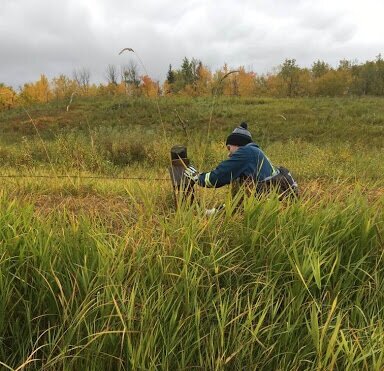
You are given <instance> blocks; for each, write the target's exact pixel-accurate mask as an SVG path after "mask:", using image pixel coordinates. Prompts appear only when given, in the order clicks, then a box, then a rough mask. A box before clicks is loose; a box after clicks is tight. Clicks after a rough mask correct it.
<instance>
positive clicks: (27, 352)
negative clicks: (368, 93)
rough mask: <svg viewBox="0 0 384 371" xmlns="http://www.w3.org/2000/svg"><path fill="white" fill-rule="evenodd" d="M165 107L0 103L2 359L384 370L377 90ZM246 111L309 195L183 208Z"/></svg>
mask: <svg viewBox="0 0 384 371" xmlns="http://www.w3.org/2000/svg"><path fill="white" fill-rule="evenodd" d="M157 103H158V106H157ZM157 103H156V101H154V100H145V99H130V100H127V99H123V98H110V99H106V98H97V99H92V100H87V99H83V100H75V102H74V103H73V104H72V105H71V107H70V109H69V111H68V112H67V111H66V104H67V102H54V103H50V104H47V105H41V106H35V107H28V108H27V109H26V110H25V109H22V108H18V109H15V110H10V111H3V112H0V176H1V178H0V179H1V187H0V365H1V367H0V368H2V369H10V370H14V369H30V370H35V369H44V370H58V369H61V370H83V369H84V370H85V369H87V370H108V369H110V370H131V369H134V370H155V369H162V370H166V369H170V370H176V369H177V370H179V369H180V370H184V369H185V370H186V369H201V370H226V369H228V370H233V369H235V370H253V369H255V370H256V369H257V370H259V369H263V370H307V369H309V370H331V369H334V370H382V369H383V367H384V323H383V321H384V313H383V308H384V268H383V254H384V211H383V210H384V175H383V174H384V161H383V159H384V139H383V134H384V100H383V99H380V98H362V99H352V98H349V99H341V98H338V99H281V100H275V99H260V98H257V99H256V98H255V99H248V98H247V99H245V98H244V99H237V98H233V99H229V98H227V99H215V100H213V99H212V98H206V99H203V98H199V99H192V98H172V99H171V98H170V99H168V98H161V99H159V101H158V102H157ZM159 111H160V113H161V115H160V114H159ZM243 120H246V121H248V124H249V128H250V130H251V132H252V133H253V137H254V139H255V141H256V142H257V143H258V144H259V145H260V146H261V147H262V149H264V150H265V152H266V153H267V155H268V157H269V158H270V159H271V160H272V161H273V162H274V163H275V164H280V165H284V166H286V167H288V168H289V169H290V170H291V171H292V173H293V174H294V176H295V178H297V180H298V182H299V185H300V189H301V193H302V197H301V199H300V200H299V201H297V202H292V203H289V202H288V203H280V202H279V201H278V200H277V197H270V198H268V199H261V200H256V199H255V198H249V197H245V200H244V201H243V202H242V203H241V204H240V205H239V198H235V199H232V198H231V196H230V192H229V191H228V189H226V188H223V189H219V190H204V189H196V191H197V192H196V198H197V202H195V203H194V204H193V205H191V206H188V205H182V206H181V207H180V208H176V207H175V205H174V200H173V193H172V189H171V185H170V181H169V179H168V177H169V175H168V169H167V167H168V166H169V150H170V147H171V146H172V145H174V144H185V145H187V147H188V154H189V157H190V159H191V160H192V162H193V163H194V164H195V165H196V167H197V168H199V169H200V170H210V169H211V167H212V166H214V165H215V164H216V163H217V162H218V161H220V160H222V159H223V158H225V156H226V150H225V146H224V141H225V138H226V136H227V135H228V134H229V133H230V132H231V131H232V129H233V128H234V127H235V126H236V125H237V124H238V123H239V122H241V121H243ZM32 175H40V176H41V177H40V178H34V177H27V176H32ZM114 177H119V178H132V177H133V178H141V179H111V178H114ZM107 178H108V179H107ZM239 196H241V195H239ZM223 201H225V202H226V205H227V208H226V210H225V211H224V212H222V213H220V214H217V215H214V216H211V217H206V216H205V214H204V210H205V208H210V207H213V206H215V205H217V204H219V203H221V202H223ZM235 208H237V211H236V212H233V210H234V209H235Z"/></svg>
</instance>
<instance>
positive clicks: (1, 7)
mask: <svg viewBox="0 0 384 371" xmlns="http://www.w3.org/2000/svg"><path fill="white" fill-rule="evenodd" d="M364 4H365V5H364V7H362V6H361V3H360V2H357V1H353V0H349V1H347V0H340V1H337V2H335V1H331V0H323V1H322V2H315V1H312V0H306V1H304V0H291V1H289V2H287V1H283V0H237V1H235V0H222V1H220V2H216V1H213V0H192V1H188V2H180V1H175V0H146V1H137V0H135V1H133V0H109V1H107V0H77V1H75V0H66V1H61V2H53V1H49V0H34V1H28V0H1V3H0V45H1V48H2V50H1V58H0V82H5V83H7V84H11V85H13V86H18V85H21V84H22V83H24V82H28V81H36V80H37V79H38V78H39V75H40V74H41V73H45V74H46V75H47V76H48V77H50V78H52V77H54V76H57V75H59V74H61V73H63V74H66V75H68V76H71V75H72V72H73V70H74V69H75V68H81V67H86V68H89V69H90V71H91V80H92V81H94V82H101V81H105V79H104V75H105V70H106V67H107V66H108V64H114V65H116V66H120V65H122V64H125V63H128V61H129V59H134V60H135V59H136V62H138V60H137V55H138V56H139V57H140V59H141V60H142V61H143V64H144V67H145V69H146V70H147V72H148V73H149V74H150V75H151V76H152V77H154V78H156V79H159V80H163V79H164V78H165V76H166V72H167V70H168V66H169V64H172V65H173V66H174V67H176V68H178V67H179V66H180V64H181V61H182V59H183V57H184V56H187V57H189V58H191V57H195V58H198V59H201V60H202V61H203V63H205V64H207V65H208V66H209V67H210V68H211V69H213V70H214V69H216V68H219V67H220V66H222V65H223V63H224V62H227V63H228V64H229V65H230V66H232V67H238V66H239V65H243V66H252V68H254V70H255V71H256V72H267V71H270V70H271V69H272V68H273V67H274V66H277V65H278V64H280V63H282V62H283V61H284V59H285V58H296V60H297V62H298V63H299V64H300V65H310V64H311V63H312V62H313V61H314V60H316V59H323V60H325V61H327V62H329V63H331V64H336V63H337V61H338V60H339V59H342V58H347V59H355V58H357V59H359V60H366V59H372V58H374V56H375V55H377V54H379V53H380V52H383V50H382V49H381V48H382V44H381V35H382V34H383V33H384V30H383V23H382V22H381V20H380V17H381V14H382V11H383V10H384V5H382V3H381V2H379V0H366V3H364ZM372 9H374V12H372ZM123 47H132V48H133V49H134V50H135V51H136V52H137V55H134V54H124V55H121V56H118V52H119V51H120V50H121V49H122V48H123ZM140 68H141V72H140V73H142V74H144V73H145V71H144V68H143V67H142V66H140Z"/></svg>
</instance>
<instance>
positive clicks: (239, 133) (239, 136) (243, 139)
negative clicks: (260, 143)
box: [225, 122, 252, 147]
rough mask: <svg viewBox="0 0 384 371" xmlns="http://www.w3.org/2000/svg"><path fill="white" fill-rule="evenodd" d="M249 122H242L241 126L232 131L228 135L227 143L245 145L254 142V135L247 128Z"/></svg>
mask: <svg viewBox="0 0 384 371" xmlns="http://www.w3.org/2000/svg"><path fill="white" fill-rule="evenodd" d="M247 128H248V124H247V123H246V122H242V123H241V124H240V126H238V127H237V128H235V130H233V131H232V133H231V134H230V135H229V136H228V138H227V141H226V142H225V144H226V145H228V144H232V145H233V146H239V147H241V146H245V145H246V144H248V143H252V135H251V133H250V132H249V131H248V130H247Z"/></svg>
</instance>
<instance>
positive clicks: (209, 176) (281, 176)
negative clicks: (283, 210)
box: [184, 122, 298, 198]
mask: <svg viewBox="0 0 384 371" xmlns="http://www.w3.org/2000/svg"><path fill="white" fill-rule="evenodd" d="M226 145H227V149H228V151H229V154H228V156H229V158H228V159H227V160H224V161H223V162H221V163H220V164H219V165H218V166H217V167H216V168H215V169H213V170H211V171H209V172H204V173H199V172H198V171H197V170H196V169H195V168H194V167H193V166H189V167H188V168H186V169H185V171H184V175H185V177H186V178H187V179H190V180H191V181H192V182H194V183H197V184H198V185H199V186H202V187H214V188H219V187H222V186H224V185H226V184H232V183H234V182H235V181H236V182H238V183H240V184H244V183H245V182H246V183H247V184H253V185H254V186H255V189H256V193H266V192H269V191H270V190H271V189H272V188H274V189H276V190H277V191H278V192H279V194H280V196H281V198H282V197H283V196H285V195H287V194H289V195H295V196H297V195H298V190H297V183H296V182H295V180H294V179H293V178H292V175H291V174H290V172H289V171H288V170H287V169H286V168H284V167H276V166H274V165H273V164H272V162H271V161H270V160H269V158H268V157H267V156H266V155H265V154H264V152H263V151H262V150H261V149H260V148H259V146H258V145H257V144H255V143H254V142H253V140H252V135H251V133H250V132H249V131H248V125H247V123H246V122H242V123H241V124H240V126H238V127H236V128H235V129H234V130H233V132H232V133H231V134H230V135H229V136H228V138H227V140H226Z"/></svg>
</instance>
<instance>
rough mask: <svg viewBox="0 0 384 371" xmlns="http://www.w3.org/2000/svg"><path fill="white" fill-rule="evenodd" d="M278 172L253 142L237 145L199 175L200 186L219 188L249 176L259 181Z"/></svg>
mask: <svg viewBox="0 0 384 371" xmlns="http://www.w3.org/2000/svg"><path fill="white" fill-rule="evenodd" d="M278 173H279V170H278V169H277V168H275V167H274V166H273V165H272V163H271V161H270V160H269V159H268V157H267V156H266V155H265V154H264V152H263V151H262V150H261V149H260V148H259V147H258V145H257V144H255V143H249V144H247V145H245V146H241V147H239V148H238V149H237V150H236V152H234V153H233V154H232V156H231V157H230V158H228V159H227V160H224V161H223V162H221V163H220V164H219V165H218V166H217V167H216V169H214V170H212V171H210V172H208V173H201V174H200V175H199V180H198V184H199V185H200V186H202V187H215V188H219V187H222V186H224V185H226V184H229V183H231V182H232V181H234V180H239V181H240V182H242V181H244V180H245V179H247V178H251V179H253V180H255V181H256V182H260V181H263V180H266V179H269V178H270V177H273V176H275V175H277V174H278Z"/></svg>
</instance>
